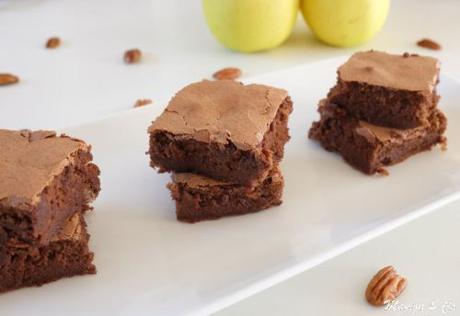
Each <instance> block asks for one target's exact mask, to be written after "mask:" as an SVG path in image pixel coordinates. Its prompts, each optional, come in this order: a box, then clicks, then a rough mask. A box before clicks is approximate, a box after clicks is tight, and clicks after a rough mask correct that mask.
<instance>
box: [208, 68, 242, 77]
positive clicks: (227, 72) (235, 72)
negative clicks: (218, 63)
mask: <svg viewBox="0 0 460 316" xmlns="http://www.w3.org/2000/svg"><path fill="white" fill-rule="evenodd" d="M212 76H213V77H214V79H217V80H235V79H237V78H239V77H240V76H241V70H240V69H239V68H235V67H228V68H223V69H221V70H219V71H216V72H215V73H214V74H213V75H212Z"/></svg>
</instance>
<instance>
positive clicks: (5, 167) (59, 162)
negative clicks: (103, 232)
mask: <svg viewBox="0 0 460 316" xmlns="http://www.w3.org/2000/svg"><path fill="white" fill-rule="evenodd" d="M0 148H1V151H0V239H5V240H9V239H14V240H17V241H20V242H24V243H29V244H40V245H46V244H48V242H49V241H50V240H51V238H53V237H54V236H55V235H56V233H57V232H58V231H59V230H60V229H61V228H62V225H63V224H64V223H65V222H66V221H67V220H68V219H69V218H70V217H71V216H72V215H73V214H74V213H75V212H81V211H85V210H88V209H89V208H90V206H89V203H90V202H91V201H92V200H93V199H94V198H95V197H96V196H97V194H98V192H99V190H100V185H99V178H98V176H99V169H98V167H97V166H96V165H94V164H93V163H92V162H91V161H92V155H91V147H90V146H89V145H87V144H85V143H84V142H83V141H81V140H78V139H75V138H70V137H68V136H64V135H61V136H57V135H56V133H55V132H51V131H36V132H31V131H9V130H0ZM2 236H3V237H2Z"/></svg>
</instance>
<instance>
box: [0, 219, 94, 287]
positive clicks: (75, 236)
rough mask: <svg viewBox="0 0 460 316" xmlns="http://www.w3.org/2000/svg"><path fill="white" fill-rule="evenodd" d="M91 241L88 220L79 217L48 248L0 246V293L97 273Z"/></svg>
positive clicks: (21, 245)
mask: <svg viewBox="0 0 460 316" xmlns="http://www.w3.org/2000/svg"><path fill="white" fill-rule="evenodd" d="M88 239H89V235H88V233H87V232H86V224H85V222H84V219H83V217H82V216H81V215H80V214H76V215H75V216H74V217H72V218H71V219H70V220H69V221H68V222H67V223H66V225H65V226H64V228H63V229H62V230H61V231H60V232H59V233H58V235H57V236H56V238H55V239H54V240H53V241H51V242H50V243H49V244H48V245H47V246H41V247H36V246H30V245H27V244H23V243H15V244H12V243H9V244H6V245H2V246H0V292H6V291H10V290H14V289H18V288H22V287H27V286H40V285H42V284H45V283H49V282H52V281H56V280H58V279H61V278H64V277H71V276H75V275H83V274H94V273H95V272H96V269H95V267H94V265H93V264H92V260H93V253H92V252H90V251H89V249H88Z"/></svg>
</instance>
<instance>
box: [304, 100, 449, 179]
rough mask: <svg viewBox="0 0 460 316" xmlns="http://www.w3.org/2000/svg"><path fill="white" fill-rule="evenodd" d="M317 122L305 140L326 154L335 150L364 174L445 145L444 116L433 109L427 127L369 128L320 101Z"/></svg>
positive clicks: (333, 106) (339, 109)
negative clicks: (321, 148)
mask: <svg viewBox="0 0 460 316" xmlns="http://www.w3.org/2000/svg"><path fill="white" fill-rule="evenodd" d="M318 111H319V113H320V115H321V119H320V121H318V122H314V123H313V126H312V127H311V129H310V132H309V137H310V138H311V139H314V140H317V141H319V142H320V143H321V145H322V146H323V147H324V148H325V149H326V150H329V151H336V152H338V153H340V154H341V155H342V157H343V158H344V159H345V161H347V162H348V163H349V164H350V165H352V166H353V167H355V168H356V169H358V170H361V171H362V172H364V173H367V174H373V173H376V172H382V173H385V172H386V171H385V170H384V169H383V167H384V166H388V165H392V164H395V163H398V162H401V161H403V160H405V159H406V158H408V157H410V156H412V155H414V154H416V153H419V152H421V151H424V150H429V149H431V148H432V147H433V146H435V145H436V144H443V143H445V138H444V136H443V133H444V131H445V130H446V126H447V119H446V117H445V116H444V115H443V114H442V113H441V112H440V111H439V110H434V111H433V112H432V115H431V116H430V117H429V119H428V124H427V125H423V126H420V127H417V128H413V129H392V128H385V127H381V126H376V125H372V124H369V123H366V122H363V121H360V120H358V119H357V118H355V117H353V116H351V115H349V114H347V113H346V112H345V111H344V110H343V109H342V108H341V107H339V106H337V105H335V104H333V103H330V102H328V101H327V100H323V101H321V104H320V106H319V110H318Z"/></svg>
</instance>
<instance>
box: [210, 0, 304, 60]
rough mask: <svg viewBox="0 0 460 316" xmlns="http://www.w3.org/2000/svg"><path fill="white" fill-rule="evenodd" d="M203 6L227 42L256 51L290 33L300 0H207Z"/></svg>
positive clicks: (217, 33) (214, 28)
mask: <svg viewBox="0 0 460 316" xmlns="http://www.w3.org/2000/svg"><path fill="white" fill-rule="evenodd" d="M203 10H204V15H205V18H206V21H207V23H208V26H209V28H210V29H211V32H212V33H213V34H214V36H215V37H216V38H217V39H218V40H219V41H220V42H221V43H222V44H223V45H224V46H226V47H228V48H231V49H233V50H237V51H241V52H256V51H261V50H266V49H270V48H273V47H276V46H278V45H280V44H281V43H282V42H284V41H285V40H286V39H287V38H288V37H289V35H290V34H291V31H292V28H293V26H294V24H295V21H296V18H297V12H298V10H299V0H203Z"/></svg>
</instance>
